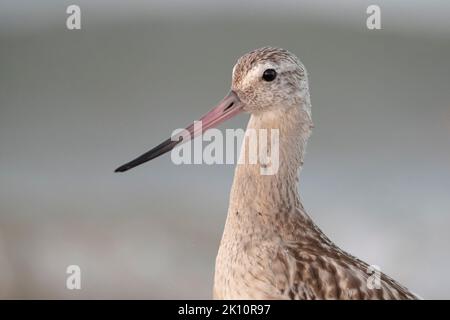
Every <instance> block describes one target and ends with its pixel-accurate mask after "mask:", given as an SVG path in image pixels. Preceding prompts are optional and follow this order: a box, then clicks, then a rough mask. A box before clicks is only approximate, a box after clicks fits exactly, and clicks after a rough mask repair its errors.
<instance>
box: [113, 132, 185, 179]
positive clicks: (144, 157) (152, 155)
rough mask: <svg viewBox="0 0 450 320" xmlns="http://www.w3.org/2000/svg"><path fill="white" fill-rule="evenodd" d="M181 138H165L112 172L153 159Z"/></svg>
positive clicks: (167, 150) (169, 149)
mask: <svg viewBox="0 0 450 320" xmlns="http://www.w3.org/2000/svg"><path fill="white" fill-rule="evenodd" d="M182 140H183V139H182V138H180V139H179V140H178V141H177V140H171V139H167V140H166V141H164V142H162V143H161V144H159V145H157V146H156V147H154V148H153V149H152V150H150V151H148V152H146V153H144V154H143V155H141V156H139V157H137V158H136V159H134V160H132V161H130V162H128V163H125V164H124V165H122V166H120V167H118V168H117V169H116V170H114V172H125V171H128V170H130V169H132V168H134V167H137V166H138V165H140V164H143V163H145V162H147V161H150V160H153V159H155V158H157V157H159V156H161V155H163V154H165V153H167V152H169V151H171V150H172V149H173V148H175V146H176V145H177V144H179V143H180V142H181V141H182Z"/></svg>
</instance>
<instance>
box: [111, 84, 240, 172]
mask: <svg viewBox="0 0 450 320" xmlns="http://www.w3.org/2000/svg"><path fill="white" fill-rule="evenodd" d="M242 107H243V104H242V102H241V101H240V100H239V97H238V96H237V95H236V93H235V92H234V91H230V93H229V94H228V95H227V96H226V97H225V98H223V99H222V101H220V102H219V104H218V105H217V106H215V107H214V108H213V109H212V110H211V111H209V112H208V113H206V114H205V115H203V116H202V117H201V118H200V119H199V120H198V121H200V122H201V126H198V125H194V123H193V124H191V125H190V126H188V127H187V128H186V129H185V130H183V131H182V133H181V134H180V135H176V136H172V137H170V138H169V139H167V140H165V141H164V142H162V143H160V144H159V145H157V146H156V147H154V148H153V149H151V150H150V151H148V152H146V153H144V154H142V155H141V156H139V157H137V158H136V159H134V160H132V161H130V162H128V163H126V164H124V165H122V166H120V167H119V168H117V169H116V170H115V172H125V171H127V170H130V169H132V168H134V167H136V166H138V165H141V164H143V163H145V162H147V161H150V160H152V159H155V158H157V157H159V156H161V155H163V154H165V153H167V152H169V151H171V150H172V149H173V148H175V146H177V145H179V144H182V143H185V142H187V141H189V140H190V139H194V138H195V137H197V136H199V135H201V134H202V133H203V132H205V131H206V130H207V129H209V128H213V127H216V126H218V125H219V124H220V123H222V122H224V121H226V120H228V119H230V118H232V117H234V116H235V115H237V114H238V113H240V112H242Z"/></svg>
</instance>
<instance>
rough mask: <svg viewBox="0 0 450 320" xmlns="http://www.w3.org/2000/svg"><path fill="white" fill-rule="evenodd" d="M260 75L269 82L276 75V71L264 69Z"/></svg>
mask: <svg viewBox="0 0 450 320" xmlns="http://www.w3.org/2000/svg"><path fill="white" fill-rule="evenodd" d="M262 77H263V79H264V81H268V82H270V81H273V80H275V78H276V77H277V72H276V71H275V70H274V69H267V70H266V71H264V73H263V76H262Z"/></svg>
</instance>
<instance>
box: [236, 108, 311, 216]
mask: <svg viewBox="0 0 450 320" xmlns="http://www.w3.org/2000/svg"><path fill="white" fill-rule="evenodd" d="M305 110H306V108H302V106H295V107H291V108H289V109H283V110H275V111H268V112H264V113H261V114H256V115H252V116H251V118H250V121H249V123H248V126H247V131H246V139H245V140H244V142H243V145H242V151H241V155H240V161H239V163H240V164H238V165H237V167H236V171H235V176H234V181H233V187H232V190H231V195H230V209H229V215H230V214H232V213H233V214H236V211H239V210H241V211H243V212H242V213H243V214H244V213H245V212H254V213H257V214H264V215H266V214H270V213H272V212H282V213H288V212H291V211H292V210H294V209H295V208H298V207H301V203H300V198H299V195H298V179H299V172H300V170H301V167H302V164H303V154H304V151H305V148H306V143H307V140H308V138H309V135H310V133H311V128H312V122H311V118H310V115H309V113H308V112H307V111H305ZM264 132H266V133H264ZM255 133H256V134H255ZM277 136H278V143H277ZM255 137H256V138H257V145H258V157H257V158H258V161H257V163H256V164H255V163H254V162H253V163H251V162H250V156H249V153H251V152H252V151H254V148H253V149H252V142H251V139H252V138H255ZM266 137H267V138H266ZM263 145H267V155H269V158H271V159H270V162H269V163H268V162H267V161H265V160H264V159H261V157H260V156H259V154H260V153H261V148H262V147H263ZM277 158H278V159H277ZM261 162H264V163H265V164H264V163H261Z"/></svg>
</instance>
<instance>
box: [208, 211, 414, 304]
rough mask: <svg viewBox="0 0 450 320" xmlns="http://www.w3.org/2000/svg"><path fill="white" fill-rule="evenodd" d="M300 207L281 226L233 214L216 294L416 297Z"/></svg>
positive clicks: (244, 296)
mask: <svg viewBox="0 0 450 320" xmlns="http://www.w3.org/2000/svg"><path fill="white" fill-rule="evenodd" d="M295 211H296V212H295V213H293V214H291V216H290V219H288V220H286V223H285V224H284V226H281V227H276V230H274V229H273V228H271V227H268V228H267V229H266V230H252V231H245V230H243V229H242V228H236V225H235V223H237V221H230V220H234V219H228V220H227V226H226V227H225V232H224V236H223V239H222V242H221V246H220V249H219V253H218V256H217V260H216V275H215V286H214V298H216V299H416V296H415V295H414V294H412V293H411V292H409V291H408V290H407V289H406V288H405V287H403V286H401V285H400V284H398V283H397V282H396V281H394V280H393V279H391V278H390V277H388V276H387V275H385V274H383V273H381V272H378V271H377V270H376V269H374V268H372V267H371V266H369V265H368V264H367V263H365V262H363V261H361V260H359V259H357V258H355V257H353V256H351V255H350V254H348V253H346V252H344V251H342V250H340V249H339V248H338V247H337V246H336V245H334V244H333V243H332V242H331V241H330V240H329V239H328V238H327V237H326V236H325V235H324V234H323V233H322V232H321V231H320V229H319V228H318V227H317V226H316V225H315V224H314V223H313V222H312V220H311V219H310V218H309V217H308V216H307V215H306V213H305V212H304V211H303V210H302V209H296V210H295ZM250 214H251V213H250ZM256 214H257V213H256ZM235 218H236V217H235ZM268 222H269V224H268V226H270V225H271V224H270V221H268ZM272 226H273V225H272ZM230 231H231V233H229V232H230ZM273 231H276V233H275V232H273Z"/></svg>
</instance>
